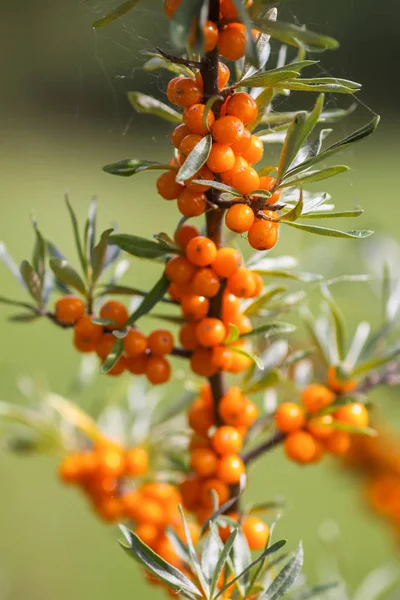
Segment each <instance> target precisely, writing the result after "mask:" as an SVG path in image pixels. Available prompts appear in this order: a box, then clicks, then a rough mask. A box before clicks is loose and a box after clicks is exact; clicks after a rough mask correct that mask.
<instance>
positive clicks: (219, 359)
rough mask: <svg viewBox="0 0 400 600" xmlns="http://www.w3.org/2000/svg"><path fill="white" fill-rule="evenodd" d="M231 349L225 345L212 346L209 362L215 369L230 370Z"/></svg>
mask: <svg viewBox="0 0 400 600" xmlns="http://www.w3.org/2000/svg"><path fill="white" fill-rule="evenodd" d="M232 354H233V353H232V350H231V349H230V348H228V347H227V346H214V347H213V350H212V356H211V363H212V365H213V366H214V367H215V369H216V370H217V371H230V369H231V366H232V361H233V356H232Z"/></svg>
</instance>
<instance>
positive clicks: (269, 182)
mask: <svg viewBox="0 0 400 600" xmlns="http://www.w3.org/2000/svg"><path fill="white" fill-rule="evenodd" d="M275 184H276V179H275V178H274V177H270V176H269V175H263V176H262V177H260V190H268V191H269V192H271V191H272V189H273V188H274V186H275ZM280 195H281V192H280V190H275V192H273V194H272V196H271V198H268V200H267V202H268V204H275V203H276V202H278V200H279V198H280Z"/></svg>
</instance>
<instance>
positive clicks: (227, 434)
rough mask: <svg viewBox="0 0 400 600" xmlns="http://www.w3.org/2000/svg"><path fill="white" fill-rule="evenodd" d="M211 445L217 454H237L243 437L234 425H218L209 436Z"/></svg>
mask: <svg viewBox="0 0 400 600" xmlns="http://www.w3.org/2000/svg"><path fill="white" fill-rule="evenodd" d="M211 445H212V447H213V448H214V450H215V452H217V453H218V454H238V453H239V452H240V451H241V449H242V446H243V437H242V436H241V434H240V433H239V432H238V430H237V429H235V427H232V426H230V425H223V426H222V427H218V429H217V430H216V431H215V433H214V434H213V436H212V438H211Z"/></svg>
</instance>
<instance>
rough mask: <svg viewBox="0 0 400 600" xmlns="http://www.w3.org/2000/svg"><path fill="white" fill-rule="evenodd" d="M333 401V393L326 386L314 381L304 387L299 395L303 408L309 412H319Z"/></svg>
mask: <svg viewBox="0 0 400 600" xmlns="http://www.w3.org/2000/svg"><path fill="white" fill-rule="evenodd" d="M334 401H335V394H333V393H332V392H331V391H330V390H328V388H327V387H325V386H324V385H320V384H318V383H314V384H312V385H309V386H308V387H306V389H305V390H304V391H303V393H302V395H301V402H302V404H303V406H304V408H305V409H306V410H307V411H308V412H309V413H311V414H313V413H316V412H319V411H320V410H322V409H323V408H326V407H327V406H329V405H330V404H332V402H334Z"/></svg>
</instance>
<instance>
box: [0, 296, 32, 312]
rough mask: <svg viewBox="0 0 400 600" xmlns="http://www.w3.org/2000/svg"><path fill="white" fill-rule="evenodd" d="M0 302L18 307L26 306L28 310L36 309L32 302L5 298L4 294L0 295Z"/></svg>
mask: <svg viewBox="0 0 400 600" xmlns="http://www.w3.org/2000/svg"><path fill="white" fill-rule="evenodd" d="M0 304H7V305H8V306H18V307H20V308H27V309H28V310H31V311H36V307H35V306H34V305H33V304H28V302H20V301H19V300H12V299H11V298H6V297H5V296H0Z"/></svg>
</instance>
